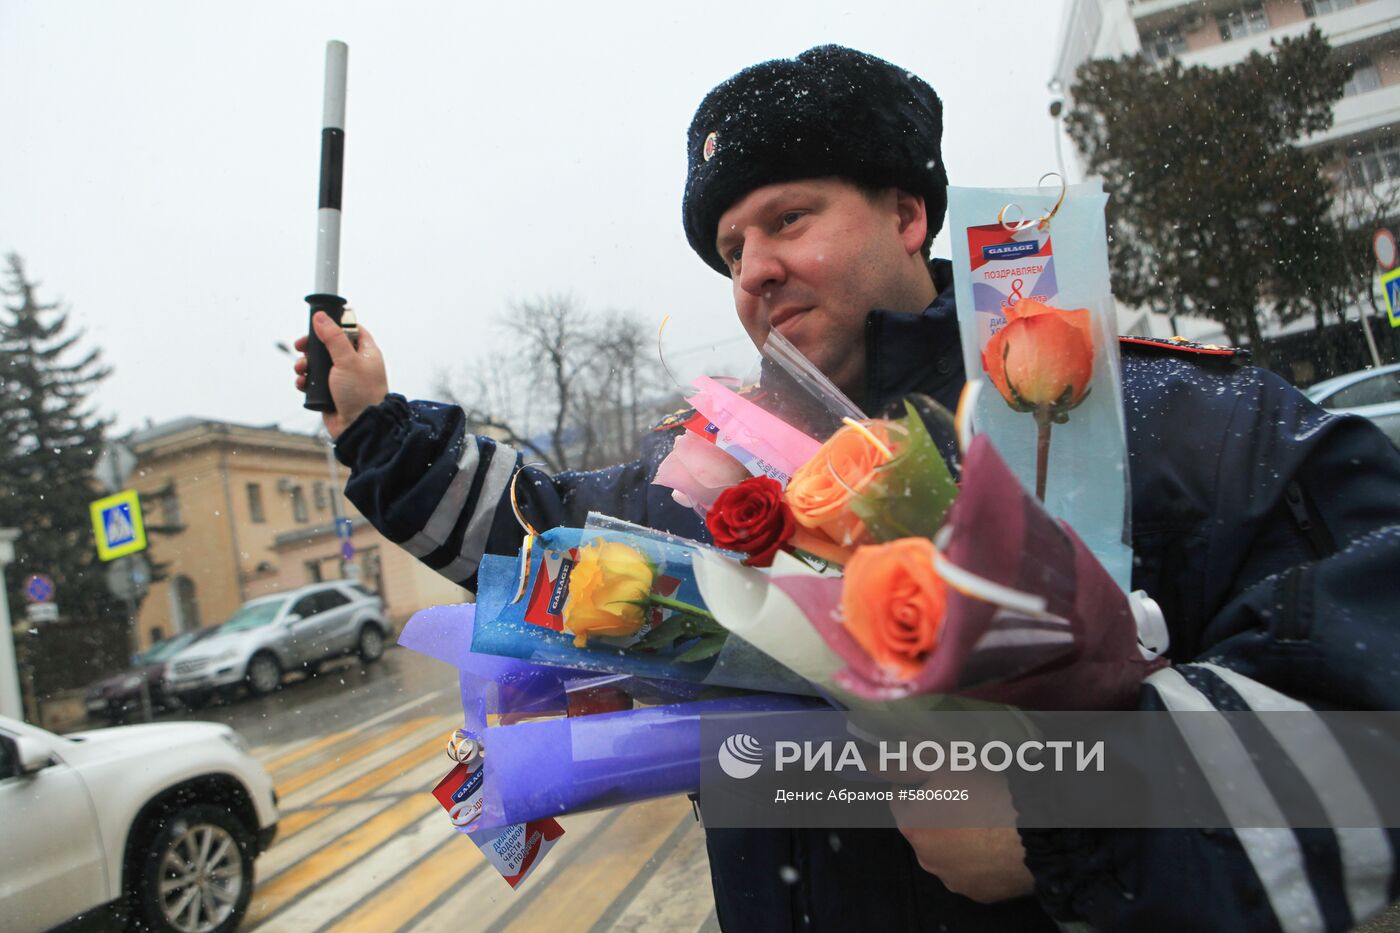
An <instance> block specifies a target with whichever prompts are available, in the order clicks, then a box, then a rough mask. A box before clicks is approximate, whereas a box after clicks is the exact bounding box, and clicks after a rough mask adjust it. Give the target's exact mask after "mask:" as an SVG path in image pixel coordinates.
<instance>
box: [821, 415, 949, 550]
mask: <svg viewBox="0 0 1400 933" xmlns="http://www.w3.org/2000/svg"><path fill="white" fill-rule="evenodd" d="M904 405H905V414H904V417H902V418H899V419H896V420H895V421H894V423H893V427H894V428H898V429H901V430H900V432H899V433H892V434H891V444H892V446H893V450H894V452H895V458H894V459H893V460H891V461H889V462H888V463H886V464H885V465H883V466H881V467H877V468H876V469H875V470H874V472H873V474H872V475H871V476H870V477H869V478H868V479H865V478H863V477H841V479H842V480H843V481H845V482H846V483H847V484H848V485H851V486H853V487H854V486H855V484H856V483H858V482H863V485H861V487H860V491H859V492H858V493H857V494H855V495H853V496H852V497H851V502H850V506H849V508H850V510H851V512H852V513H853V514H854V515H856V517H858V518H859V519H860V520H861V522H862V524H863V525H864V528H865V532H866V534H867V535H868V537H869V539H870V540H872V541H876V542H886V541H893V540H895V539H896V538H909V537H916V536H917V537H925V538H931V537H932V536H933V535H934V534H935V533H936V532H937V531H938V529H939V528H940V527H942V525H943V521H944V518H945V517H946V516H947V514H948V509H949V508H951V507H952V504H953V500H954V499H955V498H956V496H957V483H956V481H955V480H954V479H953V473H952V470H951V469H950V468H949V465H948V459H949V458H950V457H952V454H951V450H952V449H953V447H954V444H955V439H954V437H953V416H952V415H951V414H949V413H948V412H946V411H944V410H943V409H942V408H941V407H940V406H939V405H938V403H937V402H934V401H933V400H932V399H930V398H928V397H926V396H917V397H911V398H907V399H905V402H904ZM930 424H933V425H935V426H937V427H941V428H943V430H939V431H937V432H935V431H932V430H930ZM935 434H936V435H937V436H935ZM954 462H955V464H956V459H955V458H954Z"/></svg>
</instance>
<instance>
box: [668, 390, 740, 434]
mask: <svg viewBox="0 0 1400 933" xmlns="http://www.w3.org/2000/svg"><path fill="white" fill-rule="evenodd" d="M736 391H737V393H738V394H739V395H740V396H742V397H744V398H755V397H756V396H758V395H759V392H760V389H759V384H758V383H757V382H751V383H749V384H748V385H746V386H743V387H741V388H739V389H737V390H736ZM709 423H710V422H709V420H708V419H707V418H705V416H704V415H702V414H700V413H699V412H698V411H696V410H695V409H694V408H681V409H679V410H677V411H673V412H671V413H670V414H669V415H667V416H666V417H664V418H662V419H661V420H660V421H658V422H656V424H654V425H652V428H651V429H652V430H653V431H669V430H671V429H672V428H689V429H690V430H692V431H696V432H701V431H704V430H705V425H707V424H709Z"/></svg>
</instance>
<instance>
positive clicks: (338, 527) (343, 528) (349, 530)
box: [335, 518, 355, 541]
mask: <svg viewBox="0 0 1400 933" xmlns="http://www.w3.org/2000/svg"><path fill="white" fill-rule="evenodd" d="M354 532H355V523H354V522H352V521H351V520H350V519H348V518H337V519H336V520H335V536H336V537H337V538H340V539H341V540H342V541H349V540H350V536H351V535H352V534H354Z"/></svg>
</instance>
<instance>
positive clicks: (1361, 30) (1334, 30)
mask: <svg viewBox="0 0 1400 933" xmlns="http://www.w3.org/2000/svg"><path fill="white" fill-rule="evenodd" d="M1189 2H1190V0H1185V2H1180V3H1168V0H1152V2H1151V3H1150V4H1149V3H1144V4H1137V5H1135V6H1134V10H1135V11H1136V10H1137V9H1139V8H1140V7H1146V6H1153V7H1156V6H1159V5H1164V4H1165V5H1166V6H1168V7H1177V6H1187V5H1188V4H1189ZM1135 15H1136V13H1135ZM1142 19H1143V17H1141V16H1138V21H1139V22H1138V25H1139V27H1140V28H1142V27H1143V23H1142ZM1314 24H1316V25H1317V27H1318V28H1319V29H1321V30H1322V31H1323V33H1324V34H1325V35H1326V36H1327V41H1328V42H1330V43H1332V45H1333V46H1343V45H1351V44H1352V43H1354V42H1364V41H1366V40H1368V39H1374V38H1377V37H1379V36H1384V35H1387V34H1389V33H1393V32H1400V12H1397V10H1396V7H1395V4H1393V3H1387V2H1385V0H1371V2H1369V3H1360V4H1357V5H1356V6H1354V7H1351V8H1350V9H1346V10H1338V11H1337V12H1336V13H1327V14H1325V15H1323V16H1319V17H1317V18H1316V19H1306V20H1303V21H1301V22H1297V23H1289V24H1288V25H1287V26H1280V27H1278V28H1276V29H1270V30H1269V31H1268V32H1261V33H1259V34H1257V35H1253V36H1248V37H1246V38H1244V39H1235V40H1232V41H1230V42H1222V43H1220V44H1219V45H1212V46H1209V47H1208V48H1204V49H1199V50H1198V51H1195V52H1187V53H1185V54H1183V55H1182V56H1181V63H1182V64H1183V65H1186V66H1188V67H1189V66H1191V65H1204V66H1206V67H1207V68H1222V67H1224V66H1226V65H1233V64H1234V63H1235V62H1238V61H1241V60H1243V59H1244V58H1245V57H1246V56H1248V55H1249V53H1250V52H1260V53H1265V54H1267V53H1268V51H1269V43H1270V42H1272V41H1273V40H1275V39H1282V38H1284V37H1285V36H1302V35H1306V34H1307V31H1308V30H1309V29H1311V28H1312V26H1313V25H1314Z"/></svg>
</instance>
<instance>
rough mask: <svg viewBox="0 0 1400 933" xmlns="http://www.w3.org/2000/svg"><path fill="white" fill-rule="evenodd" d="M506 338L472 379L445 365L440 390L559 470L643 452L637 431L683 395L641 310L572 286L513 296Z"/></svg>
mask: <svg viewBox="0 0 1400 933" xmlns="http://www.w3.org/2000/svg"><path fill="white" fill-rule="evenodd" d="M497 330H498V334H499V336H498V339H497V340H496V341H493V344H492V345H493V346H494V347H496V348H498V349H496V350H494V351H493V352H491V353H489V354H484V355H483V356H482V357H480V358H479V359H478V360H477V362H476V363H475V364H474V365H472V366H471V367H470V368H469V369H468V375H467V376H466V378H465V379H460V378H459V379H458V380H455V381H454V380H453V378H452V377H451V376H450V375H448V374H440V375H439V377H438V379H437V386H436V391H437V392H438V394H439V395H440V396H441V397H443V398H444V399H446V400H448V401H451V402H455V403H456V404H458V405H460V406H461V407H462V409H463V411H465V412H466V415H467V422H468V426H469V429H470V430H473V431H476V432H477V433H483V434H489V435H491V436H494V437H497V438H499V439H501V440H502V441H504V442H505V443H507V444H510V445H511V446H512V447H515V448H516V449H518V450H521V451H522V452H524V453H525V456H526V457H527V459H533V460H538V461H540V462H542V463H543V464H545V466H546V467H548V468H549V469H551V470H553V471H556V472H557V471H561V470H571V469H583V470H587V469H597V468H599V467H603V466H609V465H611V464H614V463H620V462H622V461H624V460H627V459H629V458H630V457H632V456H634V455H635V451H636V444H637V438H638V437H639V436H640V434H641V432H642V431H643V430H645V429H646V427H647V425H648V424H649V423H651V422H652V421H654V420H655V419H656V417H658V416H659V415H660V413H661V412H663V411H664V410H666V408H667V405H668V403H674V401H675V397H674V394H673V393H671V392H668V391H667V389H666V387H665V385H664V382H663V380H662V376H661V372H660V367H659V366H658V365H657V360H656V357H655V352H654V351H653V350H652V349H651V343H650V340H649V338H648V334H649V325H647V324H645V323H643V322H642V321H641V320H640V318H639V317H638V316H637V315H636V314H634V313H631V312H625V311H608V312H605V313H603V314H600V315H594V314H591V313H590V312H588V311H587V310H585V309H584V308H583V306H582V305H581V304H580V303H579V302H578V301H577V300H576V299H575V298H573V297H572V296H569V295H548V296H544V297H540V298H534V299H530V300H527V301H522V302H518V303H516V304H513V305H512V306H511V308H510V311H509V313H508V314H507V315H505V316H503V317H502V318H501V319H500V320H499V322H498V327H497Z"/></svg>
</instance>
